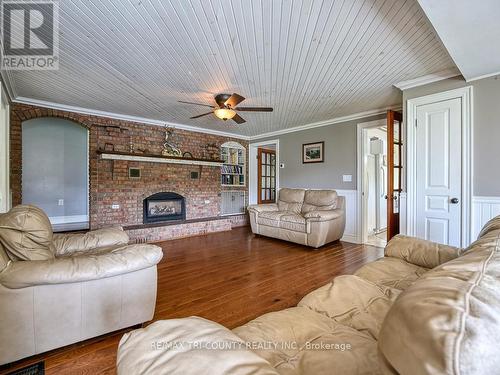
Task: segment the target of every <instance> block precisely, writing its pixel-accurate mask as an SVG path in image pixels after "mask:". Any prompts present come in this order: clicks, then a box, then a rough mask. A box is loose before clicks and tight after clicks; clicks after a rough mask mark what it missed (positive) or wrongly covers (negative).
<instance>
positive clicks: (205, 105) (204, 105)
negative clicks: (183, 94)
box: [177, 100, 214, 108]
mask: <svg viewBox="0 0 500 375" xmlns="http://www.w3.org/2000/svg"><path fill="white" fill-rule="evenodd" d="M177 102H179V103H184V104H194V105H201V106H203V107H210V108H214V106H213V105H210V104H201V103H193V102H185V101H182V100H177Z"/></svg>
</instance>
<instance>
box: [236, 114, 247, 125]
mask: <svg viewBox="0 0 500 375" xmlns="http://www.w3.org/2000/svg"><path fill="white" fill-rule="evenodd" d="M233 121H234V122H236V123H237V124H243V123H244V122H246V121H245V119H244V118H243V117H241V116H240V115H239V114H235V115H234V117H233Z"/></svg>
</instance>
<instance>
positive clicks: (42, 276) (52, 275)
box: [0, 244, 163, 289]
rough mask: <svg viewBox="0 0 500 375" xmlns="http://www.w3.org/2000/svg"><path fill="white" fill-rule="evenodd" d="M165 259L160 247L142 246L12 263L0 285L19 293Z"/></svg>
mask: <svg viewBox="0 0 500 375" xmlns="http://www.w3.org/2000/svg"><path fill="white" fill-rule="evenodd" d="M162 257H163V252H162V250H161V248H160V247H158V246H155V245H149V244H141V245H128V246H123V247H119V248H117V249H114V250H112V251H110V252H107V253H103V254H97V255H83V256H75V257H62V258H55V259H49V260H34V261H17V262H10V263H9V265H8V266H7V267H6V268H5V269H4V270H3V271H2V272H1V273H0V284H2V285H3V286H5V287H7V288H10V289H19V288H26V287H30V286H36V285H47V284H65V283H76V282H82V281H90V280H96V279H102V278H105V277H112V276H117V275H120V274H125V273H129V272H133V271H138V270H141V269H144V268H148V267H151V266H154V265H156V264H157V263H158V262H159V261H160V260H161V258H162Z"/></svg>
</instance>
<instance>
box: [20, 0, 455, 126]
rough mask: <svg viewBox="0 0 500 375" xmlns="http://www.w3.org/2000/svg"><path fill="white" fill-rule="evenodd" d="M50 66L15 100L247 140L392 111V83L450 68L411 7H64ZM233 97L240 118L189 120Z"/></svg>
mask: <svg viewBox="0 0 500 375" xmlns="http://www.w3.org/2000/svg"><path fill="white" fill-rule="evenodd" d="M59 20H60V27H59V31H60V68H59V70H58V71H14V72H11V73H12V74H11V78H12V80H13V81H12V86H13V87H12V88H13V91H14V96H15V97H25V98H31V99H36V100H43V101H48V102H53V103H58V104H63V105H70V106H77V107H83V108H88V109H93V110H100V111H107V112H113V113H118V114H124V115H132V116H140V117H145V118H149V119H154V120H161V121H168V122H172V123H178V124H185V125H191V126H196V127H202V128H207V129H212V130H219V131H226V132H231V133H235V134H239V135H244V136H255V135H258V134H262V133H267V132H271V131H276V130H282V129H287V128H291V127H295V126H299V125H304V124H308V123H312V122H317V121H324V120H328V119H331V118H335V117H339V116H345V115H349V114H353V113H357V112H362V111H367V110H371V109H377V108H383V107H386V106H389V105H394V104H399V103H400V102H401V94H400V92H398V90H397V89H395V88H394V87H393V86H392V85H393V84H394V83H396V82H399V81H403V80H408V79H412V78H416V77H421V76H424V75H427V74H431V73H436V72H439V71H442V70H446V69H455V65H454V63H453V62H452V60H451V59H450V57H449V55H448V53H447V51H446V50H445V49H444V47H443V46H442V44H441V42H440V41H439V39H438V38H437V36H436V35H435V32H434V31H433V28H432V26H431V25H430V23H429V22H428V20H427V19H426V17H425V15H424V13H423V12H422V10H421V8H420V6H419V5H418V3H417V1H416V0H407V1H404V0H314V1H313V0H303V1H300V0H293V1H292V0H252V1H249V0H239V1H236V0H234V1H229V0H168V1H166V0H163V1H161V0H120V1H118V0H63V1H60V17H59ZM221 92H227V93H232V92H238V93H239V94H241V95H243V96H245V97H246V98H247V100H246V101H245V102H244V103H243V104H244V105H246V106H272V107H274V108H275V111H274V112H273V113H242V116H243V117H245V119H246V120H247V123H245V124H243V125H236V124H234V122H232V121H227V122H222V121H221V120H218V119H216V118H215V116H206V117H202V118H199V119H194V120H190V119H189V117H190V116H193V115H196V114H200V113H203V112H206V111H205V108H203V107H196V106H189V105H185V104H180V103H177V100H187V101H196V102H201V103H213V101H212V100H213V96H214V94H216V93H221Z"/></svg>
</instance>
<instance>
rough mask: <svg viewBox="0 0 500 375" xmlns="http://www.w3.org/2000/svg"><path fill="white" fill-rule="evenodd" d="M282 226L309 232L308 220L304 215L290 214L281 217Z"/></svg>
mask: <svg viewBox="0 0 500 375" xmlns="http://www.w3.org/2000/svg"><path fill="white" fill-rule="evenodd" d="M280 228H283V229H288V230H293V231H294V232H302V233H307V222H306V219H305V218H304V217H303V216H302V215H298V214H288V215H282V216H281V217H280Z"/></svg>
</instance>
